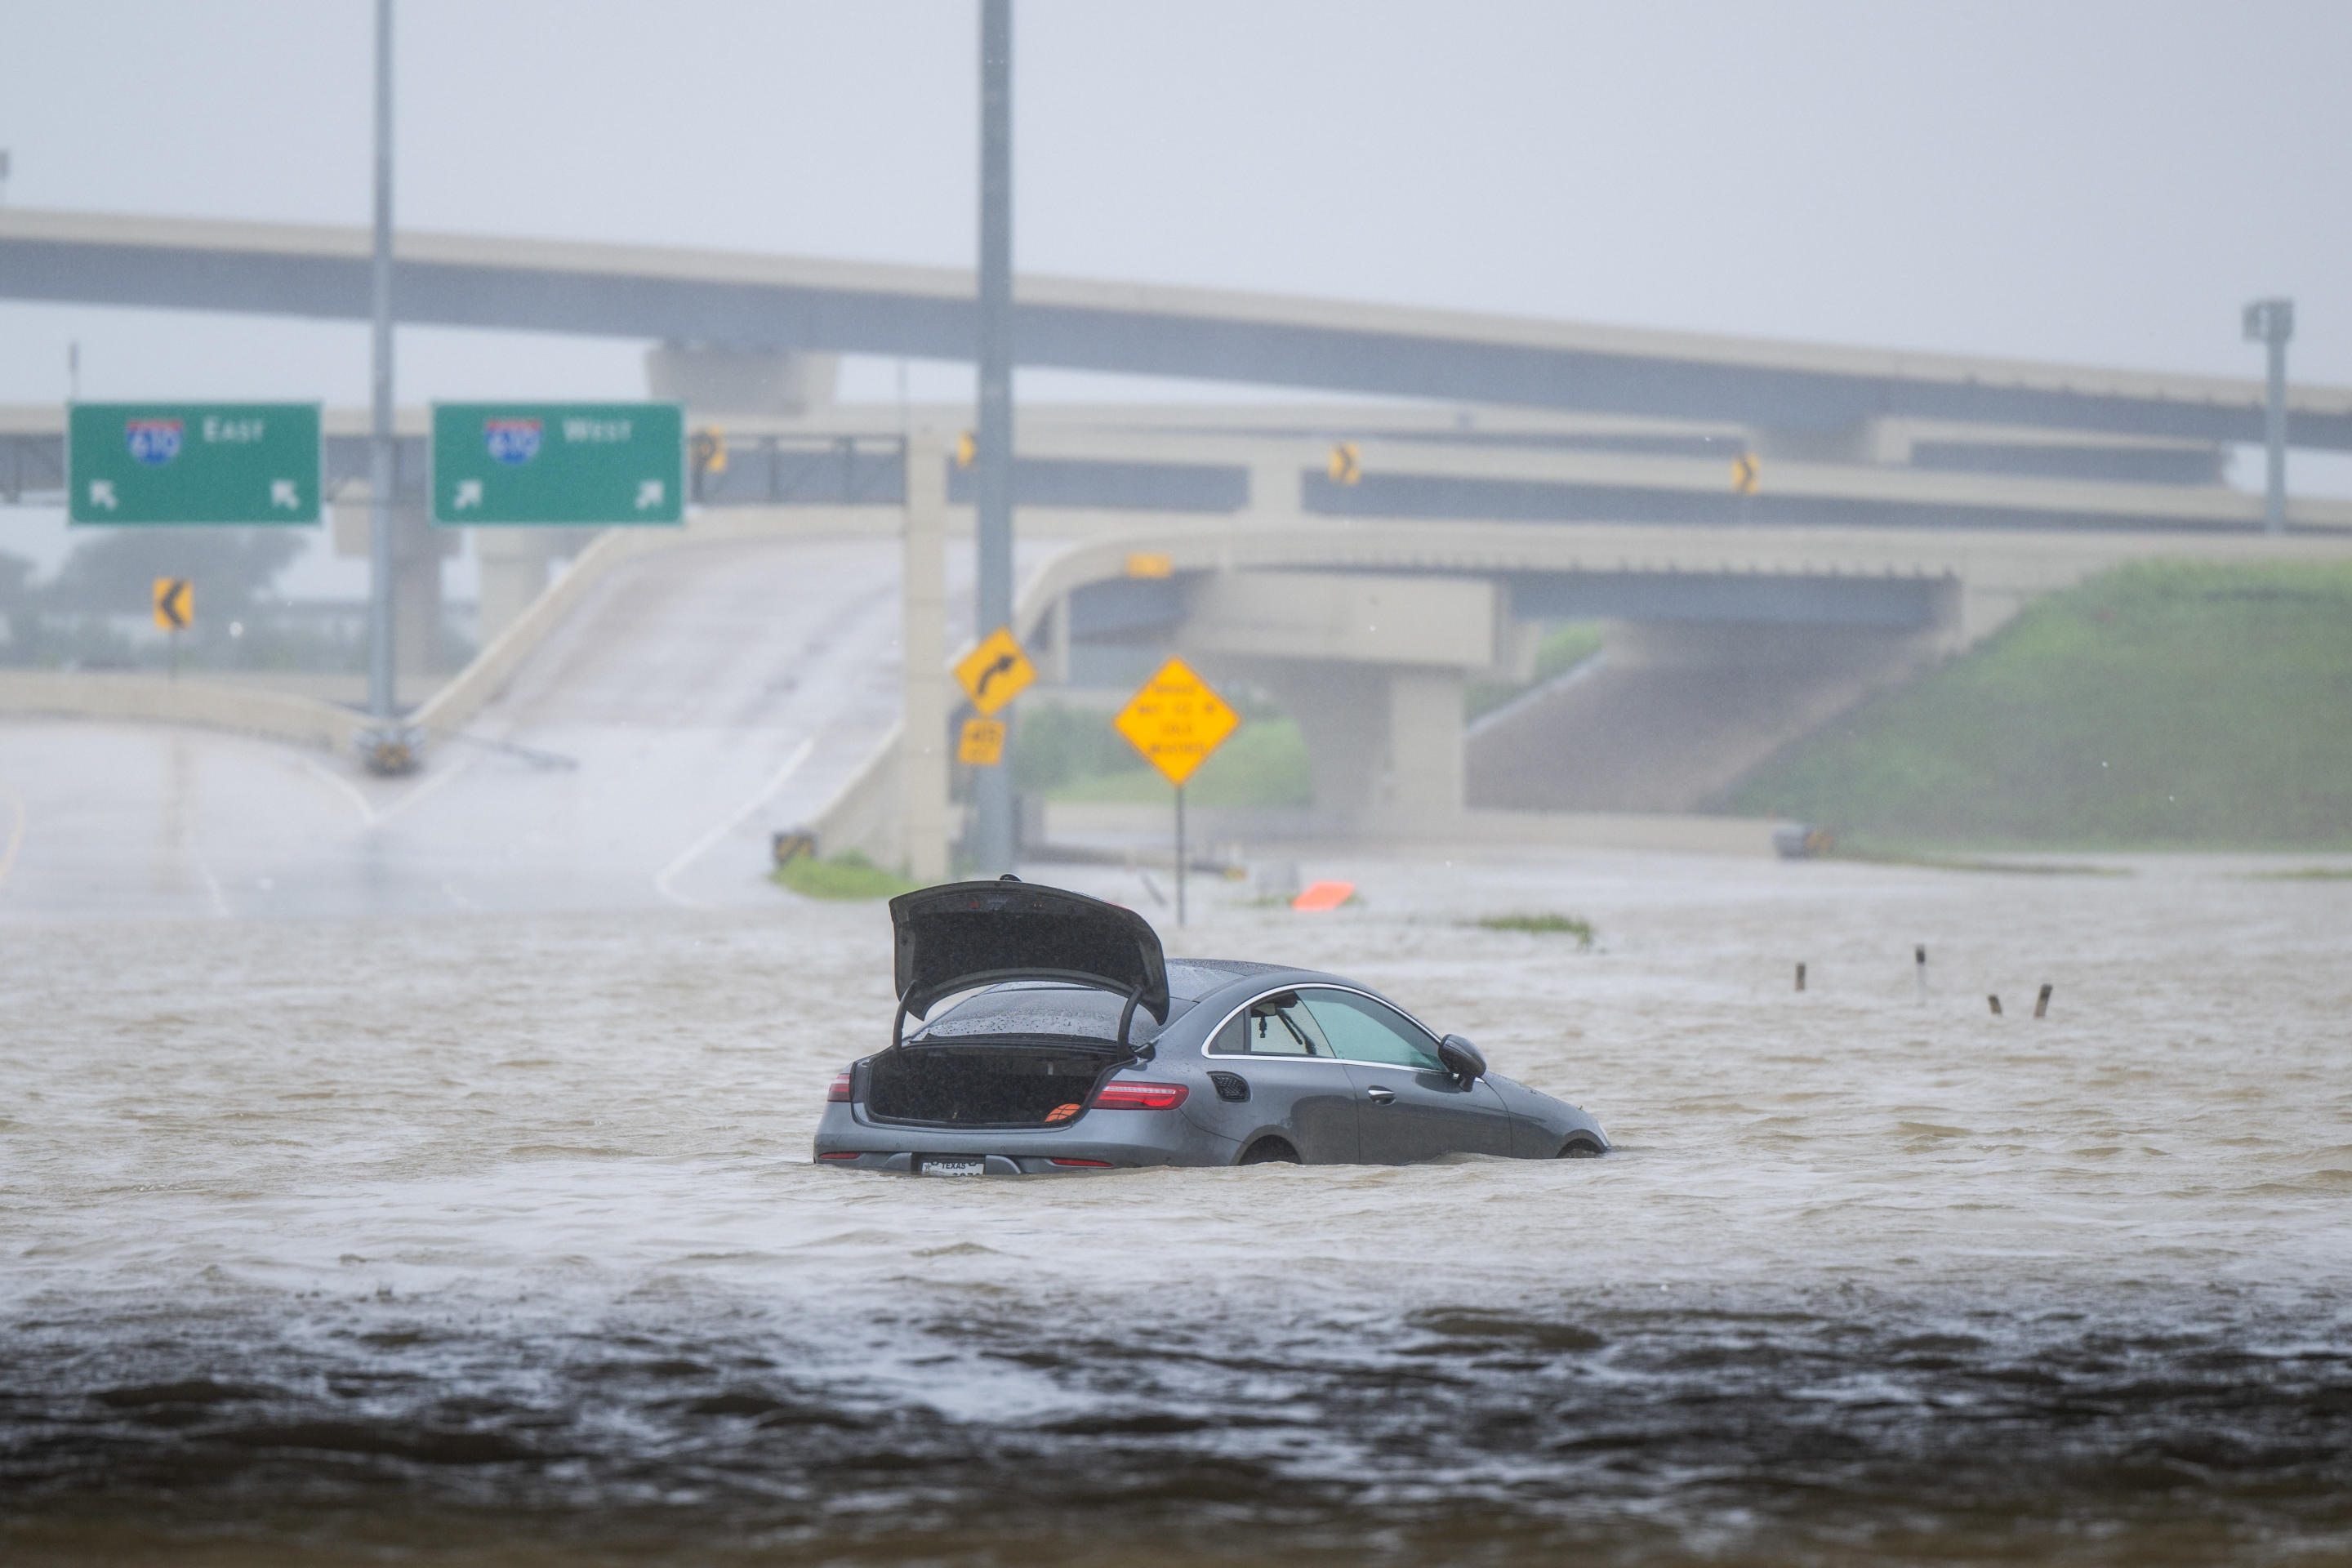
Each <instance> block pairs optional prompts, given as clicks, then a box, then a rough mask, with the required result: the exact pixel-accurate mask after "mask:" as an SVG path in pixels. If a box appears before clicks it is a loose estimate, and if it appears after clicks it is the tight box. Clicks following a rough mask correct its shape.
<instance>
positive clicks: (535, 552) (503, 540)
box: [474, 528, 549, 647]
mask: <svg viewBox="0 0 2352 1568" xmlns="http://www.w3.org/2000/svg"><path fill="white" fill-rule="evenodd" d="M548 543H549V541H548V537H547V531H546V530H544V529H537V528H478V529H476V530H474V553H475V555H476V557H477V558H478V560H479V561H480V563H481V568H482V601H481V618H482V646H483V647H489V646H490V644H491V643H492V642H494V641H495V640H497V638H498V635H499V633H500V632H502V631H504V630H506V629H507V627H509V626H512V625H513V624H514V621H515V617H516V616H520V615H521V614H522V613H523V611H525V610H526V609H529V608H530V602H531V601H532V600H533V599H536V598H538V597H539V596H540V595H541V593H543V592H545V590H546V588H547V563H548V558H549V556H548Z"/></svg>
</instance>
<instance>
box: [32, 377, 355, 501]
mask: <svg viewBox="0 0 2352 1568" xmlns="http://www.w3.org/2000/svg"><path fill="white" fill-rule="evenodd" d="M319 471H320V464H319V405H317V404H315V403H77V404H75V405H73V406H72V407H71V408H70V409H69V410H68V411H67V415H66V491H67V498H66V506H67V511H66V515H67V517H68V521H70V522H72V523H74V524H77V525H89V524H100V525H120V524H124V523H158V524H161V523H215V524H220V525H223V526H228V525H238V526H257V527H268V526H270V525H272V524H289V525H292V526H296V527H300V526H304V525H307V524H312V523H316V522H317V521H319Z"/></svg>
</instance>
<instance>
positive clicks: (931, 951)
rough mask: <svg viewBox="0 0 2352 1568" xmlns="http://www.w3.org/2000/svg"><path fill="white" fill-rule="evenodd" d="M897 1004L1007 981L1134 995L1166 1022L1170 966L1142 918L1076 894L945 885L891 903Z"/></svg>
mask: <svg viewBox="0 0 2352 1568" xmlns="http://www.w3.org/2000/svg"><path fill="white" fill-rule="evenodd" d="M890 924H891V927H892V929H893V931H894V932H895V935H896V939H897V957H896V978H897V981H898V1003H899V1005H900V1007H902V1008H903V1009H904V1011H905V1013H906V1014H909V1015H912V1016H915V1017H918V1018H919V1017H921V1016H923V1015H924V1014H926V1013H928V1012H929V1010H930V1007H931V1004H932V1003H934V1002H937V1001H938V1000H939V999H940V997H942V996H947V995H950V994H953V993H955V992H958V991H964V990H969V989H971V988H972V987H974V986H980V985H993V984H997V983H998V982H1000V981H1005V980H1060V981H1066V982H1068V983H1070V984H1077V985H1091V986H1097V987H1099V988H1101V989H1102V990H1105V991H1109V992H1114V993H1116V994H1118V995H1121V996H1132V997H1134V998H1135V1004H1136V1005H1137V1006H1139V1007H1140V1008H1142V1009H1143V1010H1144V1011H1145V1012H1147V1013H1149V1014H1150V1015H1151V1016H1152V1017H1153V1018H1154V1019H1156V1020H1158V1021H1159V1022H1160V1023H1162V1024H1165V1023H1166V1022H1167V1021H1168V963H1167V960H1166V958H1165V956H1164V955H1163V954H1162V953H1161V952H1160V935H1159V933H1158V932H1157V931H1153V930H1152V929H1151V927H1150V923H1149V922H1148V921H1145V920H1144V918H1143V917H1142V916H1141V915H1139V914H1137V913H1136V912H1135V911H1134V910H1123V909H1120V908H1119V907H1118V905H1117V904H1108V903H1105V902H1103V900H1100V899H1090V898H1088V897H1087V896H1086V895H1085V894H1084V893H1073V892H1070V891H1068V890H1067V889H1062V888H1041V887H1035V886H1033V885H1031V884H1029V883H1027V882H1016V881H1013V880H1010V879H1006V880H1003V881H996V882H948V883H944V884H942V885H941V886H940V887H936V888H924V889H920V890H919V891H917V892H912V893H901V894H899V895H898V897H897V898H895V899H893V900H890Z"/></svg>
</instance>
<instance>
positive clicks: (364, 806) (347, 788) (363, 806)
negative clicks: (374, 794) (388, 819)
mask: <svg viewBox="0 0 2352 1568" xmlns="http://www.w3.org/2000/svg"><path fill="white" fill-rule="evenodd" d="M297 760H298V761H299V762H300V763H301V764H302V766H303V767H304V768H306V769H308V770H309V771H310V773H312V774H314V775H316V776H317V777H319V778H322V779H324V780H326V781H327V783H329V784H332V785H334V786H335V787H336V788H337V789H339V790H341V792H342V795H343V798H344V799H345V800H347V801H349V802H351V805H352V810H353V811H356V812H358V813H359V814H360V820H361V821H362V822H363V823H370V824H372V823H373V822H374V821H375V807H373V806H372V805H369V804H368V798H367V796H365V795H362V794H361V793H360V792H359V787H358V786H357V785H356V784H352V781H351V780H349V779H347V778H345V777H343V775H342V774H341V773H330V772H328V771H327V770H326V769H325V768H322V767H320V765H319V764H318V763H315V762H313V761H311V760H310V758H309V757H301V758H298V759H297Z"/></svg>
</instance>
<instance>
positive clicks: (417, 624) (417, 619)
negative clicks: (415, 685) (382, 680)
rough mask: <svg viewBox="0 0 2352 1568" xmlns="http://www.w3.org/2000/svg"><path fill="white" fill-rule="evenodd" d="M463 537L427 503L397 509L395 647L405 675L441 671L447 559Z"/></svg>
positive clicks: (394, 517) (394, 530)
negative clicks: (430, 513) (433, 516)
mask: <svg viewBox="0 0 2352 1568" xmlns="http://www.w3.org/2000/svg"><path fill="white" fill-rule="evenodd" d="M456 543H457V535H456V534H454V533H451V532H449V531H446V530H445V529H437V528H435V527H434V526H433V524H432V521H431V520H429V519H428V518H426V517H425V509H424V508H423V507H422V506H395V507H394V508H393V510H392V568H393V577H392V620H393V639H394V640H393V647H394V649H395V651H396V655H397V668H398V673H400V674H401V675H404V676H412V675H438V674H439V673H440V672H441V558H442V556H443V555H444V554H446V553H448V552H450V550H451V548H452V547H454V546H455V545H456Z"/></svg>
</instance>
